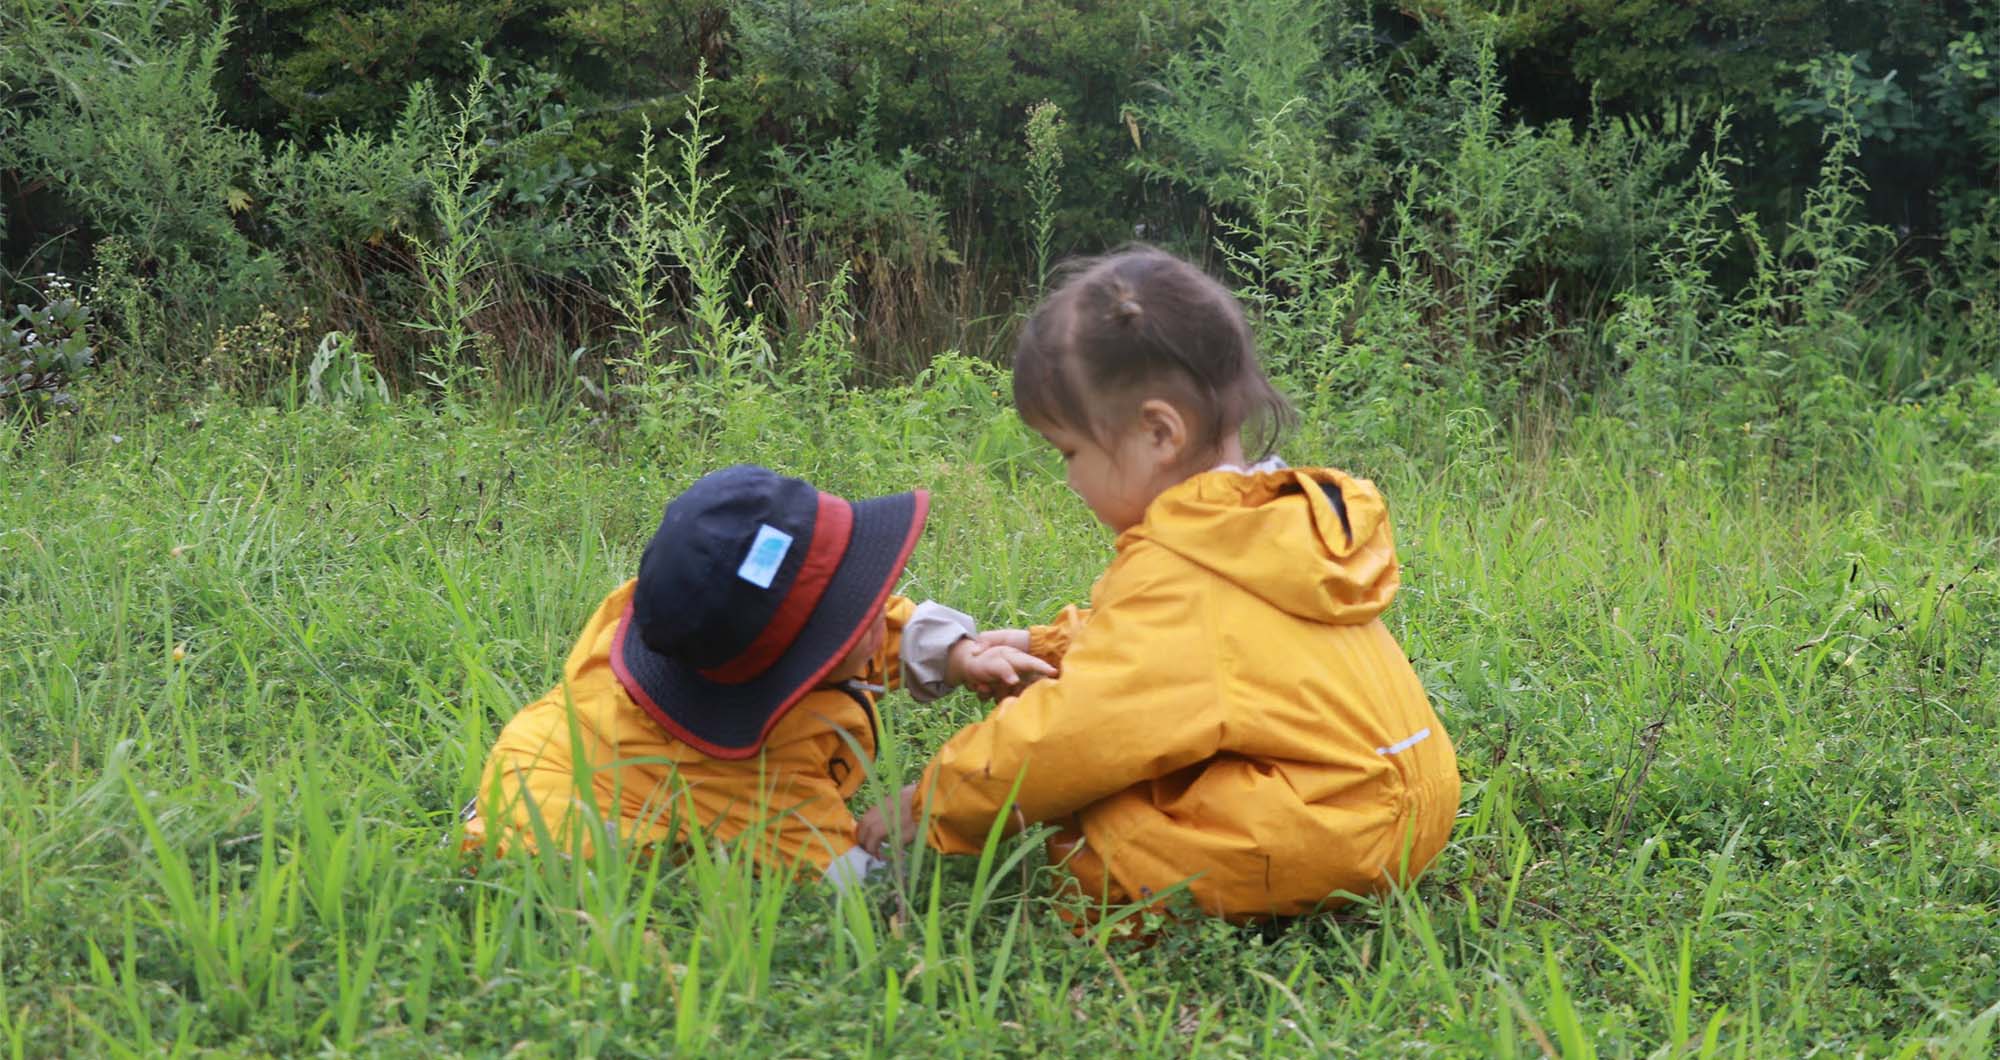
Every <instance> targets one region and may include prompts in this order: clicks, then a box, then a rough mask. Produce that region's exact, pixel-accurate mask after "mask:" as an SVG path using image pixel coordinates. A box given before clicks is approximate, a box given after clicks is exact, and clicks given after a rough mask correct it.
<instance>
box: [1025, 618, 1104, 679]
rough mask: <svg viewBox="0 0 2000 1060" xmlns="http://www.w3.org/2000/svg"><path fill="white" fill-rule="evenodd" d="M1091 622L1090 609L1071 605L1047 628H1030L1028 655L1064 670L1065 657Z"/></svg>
mask: <svg viewBox="0 0 2000 1060" xmlns="http://www.w3.org/2000/svg"><path fill="white" fill-rule="evenodd" d="M1089 621H1090V608H1088V607H1078V606H1076V605H1075V604H1071V605H1070V606H1068V607H1065V608H1063V609H1062V613H1061V614H1059V615H1057V616H1056V617H1055V618H1054V619H1052V620H1051V621H1050V622H1049V624H1048V625H1046V626H1029V627H1028V654H1030V655H1032V656H1034V657H1035V658H1037V659H1040V660H1042V661H1043V662H1045V663H1048V664H1049V665H1050V666H1053V667H1055V668H1057V669H1059V670H1060V669H1061V668H1062V661H1063V656H1064V655H1067V654H1069V646H1070V644H1071V642H1073V641H1075V640H1076V635H1077V633H1079V632H1081V631H1082V629H1083V626H1084V623H1086V622H1089Z"/></svg>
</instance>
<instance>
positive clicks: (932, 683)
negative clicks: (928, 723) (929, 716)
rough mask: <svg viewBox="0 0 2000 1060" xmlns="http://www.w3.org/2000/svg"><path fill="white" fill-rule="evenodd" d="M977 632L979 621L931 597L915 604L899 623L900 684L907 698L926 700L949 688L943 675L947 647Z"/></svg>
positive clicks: (947, 655)
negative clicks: (901, 641)
mask: <svg viewBox="0 0 2000 1060" xmlns="http://www.w3.org/2000/svg"><path fill="white" fill-rule="evenodd" d="M978 632H979V624H978V623H976V622H974V621H973V620H972V616H971V615H968V614H966V613H964V612H963V611H954V610H952V609H951V608H949V607H946V606H944V605H943V604H940V603H938V602H936V601H935V600H925V601H924V602H923V603H921V604H918V605H917V607H916V610H914V611H912V612H910V618H909V621H907V622H905V623H904V624H903V650H902V653H901V654H902V662H903V687H904V688H905V689H907V690H908V691H909V693H910V698H912V699H914V700H916V701H917V702H919V703H929V702H930V701H931V700H933V699H936V698H938V697H939V696H942V695H944V694H945V693H946V692H949V691H951V683H950V682H949V681H948V680H946V678H945V674H946V670H947V669H948V667H947V666H946V661H947V660H948V659H950V658H951V646H952V645H954V644H957V643H958V642H959V641H961V640H964V639H965V638H967V637H970V636H974V635H976V634H977V633H978Z"/></svg>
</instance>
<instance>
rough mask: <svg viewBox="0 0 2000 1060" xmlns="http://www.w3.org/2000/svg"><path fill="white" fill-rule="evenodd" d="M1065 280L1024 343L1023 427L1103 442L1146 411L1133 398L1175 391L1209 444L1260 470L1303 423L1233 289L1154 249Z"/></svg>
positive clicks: (1018, 360)
mask: <svg viewBox="0 0 2000 1060" xmlns="http://www.w3.org/2000/svg"><path fill="white" fill-rule="evenodd" d="M1063 271H1064V272H1065V273H1066V274H1067V275H1066V278H1065V279H1064V280H1063V281H1062V282H1061V284H1060V285H1059V286H1058V287H1057V288H1056V289H1055V290H1054V291H1053V292H1052V293H1050V295H1049V296H1048V297H1047V298H1045V299H1044V300H1043V301H1042V304H1041V305H1039V306H1037V307H1036V308H1035V311H1034V313H1033V314H1032V315H1030V316H1029V318H1028V321H1027V324H1026V326H1024V327H1023V328H1022V329H1021V333H1020V336H1019V338H1018V339H1017V340H1016V342H1015V347H1014V407H1015V410H1016V411H1018V412H1019V413H1020V415H1021V418H1022V419H1024V420H1027V421H1028V422H1029V423H1031V424H1039V425H1048V426H1056V427H1067V428H1075V429H1080V430H1083V431H1085V432H1086V433H1088V434H1090V435H1092V436H1095V437H1099V438H1102V437H1104V436H1105V435H1106V433H1107V432H1109V431H1112V430H1116V429H1117V428H1118V427H1119V425H1120V424H1121V423H1122V422H1123V420H1124V417H1125V416H1126V415H1128V414H1129V410H1130V407H1135V406H1136V402H1133V401H1132V399H1134V398H1135V397H1137V396H1140V395H1141V392H1142V391H1147V390H1159V389H1160V388H1164V390H1165V392H1166V393H1169V394H1172V395H1173V396H1174V397H1175V398H1177V399H1178V400H1179V401H1180V402H1182V403H1183V406H1184V407H1185V408H1186V409H1187V411H1188V412H1189V413H1190V414H1192V415H1193V416H1194V418H1195V420H1196V422H1197V424H1198V428H1197V429H1198V437H1199V439H1200V442H1201V444H1203V445H1206V446H1214V445H1219V444H1221V442H1222V440H1223V439H1224V438H1225V437H1228V436H1231V435H1234V436H1237V437H1239V438H1241V439H1242V441H1243V443H1244V447H1245V453H1246V455H1248V456H1249V457H1250V458H1251V459H1252V460H1259V459H1262V458H1264V457H1266V456H1270V455H1271V453H1272V450H1273V449H1274V448H1275V447H1276V444H1277V442H1278V440H1279V438H1280V437H1281V436H1282V435H1283V434H1284V432H1285V431H1286V429H1287V428H1289V427H1290V426H1291V425H1292V424H1293V423H1294V422H1295V421H1296V418H1297V413H1296V412H1295V411H1294V410H1293V408H1292V404H1291V402H1289V401H1287V400H1285V397H1284V395H1283V394H1281V393H1279V392H1278V389H1277V388H1276V387H1274V386H1272V385H1271V381H1270V379H1269V377H1267V376H1266V375H1265V374H1264V369H1263V366H1262V365H1260V364H1259V363H1258V362H1257V350H1256V345H1255V342H1254V340H1253V339H1252V337H1251V333H1250V323H1249V321H1248V319H1246V318H1245V316H1244V313H1243V306H1242V304H1241V303H1239V302H1238V301H1237V300H1236V296H1235V295H1233V294H1231V293H1230V292H1229V289H1228V288H1226V287H1224V286H1223V285H1222V284H1220V283H1218V282H1216V280H1215V278H1214V277H1212V276H1209V275H1208V274H1207V273H1205V272H1202V271H1201V270H1200V269H1198V268H1196V267H1195V266H1193V265H1191V264H1189V263H1187V262H1185V261H1182V260H1181V259H1180V258H1177V257H1175V256H1173V255H1172V254H1168V253H1166V252H1165V251H1162V250H1157V249H1155V248H1153V247H1148V246H1134V247H1128V248H1126V249H1124V250H1120V251H1117V252H1115V253H1113V254H1109V255H1107V256H1105V257H1102V258H1097V259H1095V260H1091V261H1085V262H1082V263H1079V264H1077V265H1075V266H1072V267H1067V268H1065V269H1064V270H1063ZM1142 323H1143V324H1144V325H1145V326H1143V327H1142V326H1141V324H1142ZM1125 402H1131V404H1129V405H1124V407H1121V404H1123V403H1125Z"/></svg>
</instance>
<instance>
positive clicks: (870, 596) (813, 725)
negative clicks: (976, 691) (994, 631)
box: [466, 465, 1051, 875]
mask: <svg viewBox="0 0 2000 1060" xmlns="http://www.w3.org/2000/svg"><path fill="white" fill-rule="evenodd" d="M929 503H930V498H929V494H928V493H926V492H924V491H922V490H918V491H914V492H910V493H901V494H896V495H894V496H890V497H880V498H875V499H872V500H864V501H856V502H852V503H850V502H848V501H845V500H842V499H841V498H839V497H836V496H834V495H832V494H830V493H823V492H821V491H819V490H817V489H815V488H814V487H813V486H811V485H810V484H808V483H806V482H804V481H802V480H800V479H796V478H785V477H781V476H779V475H777V474H775V473H773V472H771V471H768V470H766V469H764V468H760V467H752V466H747V465H745V466H738V467H732V468H727V469H725V470H722V471H717V472H714V473H711V474H709V475H707V476H705V477H703V478H702V479H701V480H700V481H698V482H696V483H695V484H694V485H693V486H692V487H690V488H689V489H688V490H687V492H685V493H683V494H681V495H680V496H679V497H676V498H675V499H674V500H673V501H672V502H671V503H669V504H668V505H667V509H666V514H665V515H664V517H663V518H662V519H661V520H660V527H659V530H658V531H657V532H656V533H655V534H654V535H653V539H652V542H651V543H650V544H648V545H647V546H646V551H645V554H644V556H643V557H642V558H641V560H640V563H639V574H638V577H637V578H635V579H633V580H631V581H628V582H626V583H625V584H623V585H621V586H619V587H618V588H617V589H615V590H613V591H612V593H611V594H610V595H609V596H607V597H605V598H604V601H603V603H601V604H600V605H599V606H598V608H597V610H596V613H594V614H593V615H592V616H591V617H590V619H589V621H587V622H586V623H585V624H584V628H583V632H582V635H581V636H580V637H579V638H578V640H577V643H576V646H575V647H574V648H573V649H571V651H570V654H569V658H568V660H567V662H566V663H565V664H564V666H563V676H562V680H561V681H560V682H559V683H558V684H557V685H556V687H555V688H553V689H551V690H550V691H549V692H548V693H547V694H546V695H544V696H542V697H541V698H540V699H538V700H536V701H534V702H533V703H530V704H529V705H528V706H527V707H526V708H524V709H523V710H522V711H521V712H520V713H519V714H516V715H515V716H514V718H513V720H511V721H509V722H508V724H507V726H506V728H505V729H504V730H503V731H502V732H501V734H500V737H499V739H498V740H497V741H496V742H495V744H494V746H493V750H492V753H491V754H490V755H489V756H488V758H487V761H486V767H485V770H484V774H483V776H482V778H481V781H480V787H479V793H478V795H477V797H476V798H475V799H474V801H473V803H472V805H470V806H469V807H468V808H467V813H466V846H467V848H468V849H471V848H474V847H481V846H485V845H487V844H488V843H492V844H495V845H496V846H498V847H501V848H505V847H509V846H512V845H515V844H520V845H524V846H530V847H532V846H537V845H540V844H542V843H549V844H551V845H552V846H554V848H555V849H558V850H561V851H565V852H581V851H587V850H588V849H590V847H591V846H592V845H593V842H594V841H595V840H596V839H598V838H599V837H608V838H613V839H614V840H615V841H618V842H624V843H630V844H634V845H640V846H643V845H648V844H653V843H660V842H672V841H686V840H688V839H690V838H692V837H694V836H695V835H697V834H699V835H701V836H704V837H706V838H709V839H713V840H718V841H724V842H735V841H739V840H741V841H744V842H745V843H746V844H747V847H748V849H749V851H750V853H751V856H753V857H755V858H756V859H757V860H758V861H759V863H761V864H765V865H770V866H775V867H784V868H796V867H802V866H805V865H812V866H815V867H817V868H818V869H820V870H821V871H822V872H827V871H832V870H835V866H845V867H847V868H852V869H858V870H861V871H865V870H866V867H867V862H868V859H866V857H865V855H863V854H862V853H861V852H860V851H859V849H858V848H857V847H856V846H855V820H854V816H853V814H852V813H851V812H850V811H849V810H848V807H847V799H848V798H850V797H852V796H853V794H854V793H855V791H856V789H858V788H859V787H860V785H861V781H862V779H863V776H864V772H865V769H866V761H865V759H869V758H872V756H873V755H874V753H875V749H876V740H877V722H876V696H877V694H879V693H881V692H884V691H886V690H888V689H891V688H895V687H902V688H905V689H908V690H909V691H910V693H911V694H912V696H913V697H914V698H916V699H917V700H918V701H919V702H922V701H926V700H929V699H933V698H936V697H937V696H939V695H942V694H943V693H944V692H945V691H947V690H948V689H949V688H950V687H951V686H953V685H971V686H973V687H975V688H980V689H982V690H984V691H988V692H994V691H1003V690H1005V689H1008V688H1011V687H1014V686H1015V685H1017V684H1018V683H1019V682H1020V681H1021V680H1023V679H1027V678H1032V677H1033V676H1038V675H1044V674H1047V673H1049V672H1051V668H1050V667H1049V666H1048V665H1047V664H1046V663H1043V662H1042V661H1040V660H1038V659H1035V658H1034V657H1033V656H1030V655H1028V654H1027V653H1025V652H1020V651H1016V650H1013V649H1011V648H998V649H996V648H993V647H988V646H986V645H983V644H981V643H980V642H979V641H977V640H976V639H974V637H973V635H974V633H975V632H976V630H975V629H974V626H973V622H972V620H971V619H970V618H969V617H967V616H965V615H964V614H961V613H959V612H957V611H953V610H952V609H950V608H947V607H943V606H942V605H939V604H936V603H929V602H926V603H923V604H915V603H912V602H911V601H909V600H907V599H904V598H902V597H899V596H895V595H892V593H891V592H890V590H891V588H892V586H893V585H894V583H895V581H896V579H897V578H898V577H899V576H900V575H901V574H902V571H903V566H904V564H905V563H906V562H907V561H908V559H909V556H910V551H911V549H912V548H913V547H914V546H915V545H916V541H917V535H918V534H919V533H920V532H921V531H922V530H923V526H924V521H925V518H926V516H927V515H928V512H929ZM838 871H840V872H841V873H842V874H843V875H844V873H845V871H846V869H840V870H838Z"/></svg>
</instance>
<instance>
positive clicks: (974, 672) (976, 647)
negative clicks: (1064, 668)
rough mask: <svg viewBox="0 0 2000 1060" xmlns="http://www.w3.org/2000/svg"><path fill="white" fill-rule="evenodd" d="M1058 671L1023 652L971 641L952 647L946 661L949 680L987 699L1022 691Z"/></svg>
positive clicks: (946, 675)
mask: <svg viewBox="0 0 2000 1060" xmlns="http://www.w3.org/2000/svg"><path fill="white" fill-rule="evenodd" d="M1055 672H1056V669H1055V667H1053V666H1050V665H1049V664H1048V663H1045V662H1043V661H1042V660H1040V659H1037V658H1035V657H1034V656H1032V655H1029V654H1028V653H1027V652H1026V651H1025V650H1023V649H1020V648H1015V647H1012V646H1010V645H1006V644H982V643H980V642H979V641H977V640H974V639H971V638H968V639H966V640H961V641H959V642H958V643H957V644H954V645H952V646H951V654H950V655H949V656H948V657H947V658H946V660H945V677H946V680H949V681H950V682H951V683H952V684H955V685H960V686H963V687H965V688H970V689H972V690H973V691H974V692H976V693H978V694H979V695H980V696H981V697H982V698H985V699H994V698H997V697H999V696H1001V695H1003V694H1013V693H1015V692H1019V691H1020V690H1021V689H1022V688H1025V687H1027V685H1028V684H1029V683H1030V682H1033V681H1034V680H1035V679H1037V678H1041V677H1049V676H1052V675H1054V674H1055Z"/></svg>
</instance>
